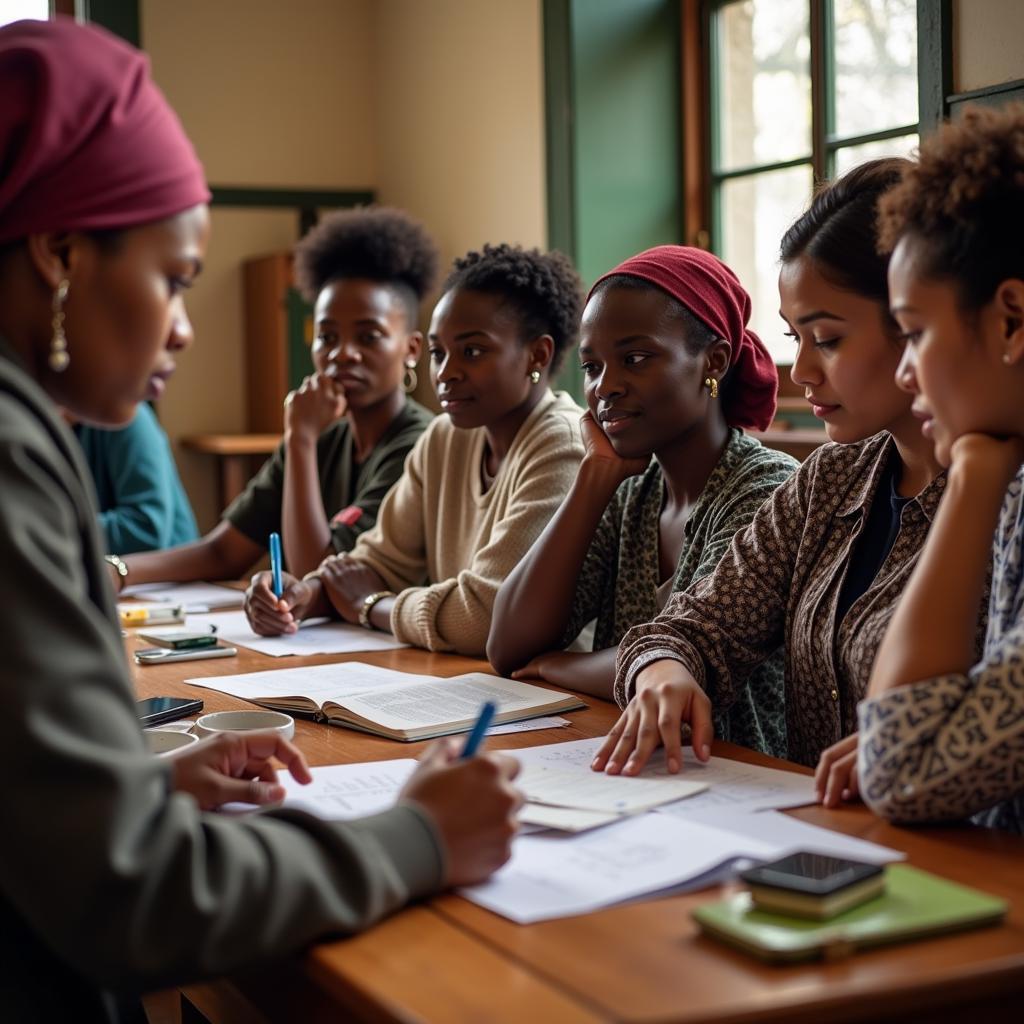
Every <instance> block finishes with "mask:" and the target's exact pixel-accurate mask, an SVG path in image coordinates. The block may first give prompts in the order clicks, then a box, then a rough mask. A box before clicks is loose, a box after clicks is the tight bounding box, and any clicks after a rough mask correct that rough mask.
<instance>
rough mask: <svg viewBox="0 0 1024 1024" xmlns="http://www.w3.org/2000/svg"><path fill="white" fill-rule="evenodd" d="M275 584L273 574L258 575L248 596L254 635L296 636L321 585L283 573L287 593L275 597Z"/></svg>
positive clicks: (248, 609) (247, 605)
mask: <svg viewBox="0 0 1024 1024" xmlns="http://www.w3.org/2000/svg"><path fill="white" fill-rule="evenodd" d="M273 580H274V578H273V575H272V574H271V573H269V572H258V573H256V575H255V576H253V578H252V582H251V583H250V584H249V589H248V590H246V592H245V604H244V606H245V615H246V618H247V619H248V620H249V625H250V626H252V631H253V632H254V633H258V634H259V635H260V636H280V635H281V634H282V633H294V632H295V631H296V630H297V629H298V628H299V622H300V621H301V620H302V619H304V618H305V617H306V615H307V613H308V612H309V609H310V608H311V607H312V606H313V604H314V603H315V601H316V599H317V597H318V596H319V586H320V585H319V583H318V582H317V581H316V580H299V579H296V578H295V577H294V576H292V575H291V574H290V573H287V572H283V573H281V586H282V588H283V592H282V594H281V596H280V597H275V596H274V590H273Z"/></svg>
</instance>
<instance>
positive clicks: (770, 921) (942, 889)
mask: <svg viewBox="0 0 1024 1024" xmlns="http://www.w3.org/2000/svg"><path fill="white" fill-rule="evenodd" d="M1005 914H1006V903H1005V902H1004V901H1003V900H1001V899H997V898H996V897H995V896H990V895H988V894H987V893H983V892H979V891H978V890H976V889H968V888H967V887H966V886H963V885H957V884H956V883H955V882H950V881H947V880H946V879H944V878H939V877H938V876H937V875H932V874H929V873H928V872H927V871H920V870H918V869H917V868H912V867H910V866H909V865H906V864H892V865H890V866H889V867H888V868H886V890H885V892H884V893H883V894H882V895H881V896H878V897H876V898H875V899H873V900H869V901H868V902H867V903H862V904H861V905H860V906H858V907H855V908H854V909H852V910H847V911H845V912H844V913H842V914H838V915H837V916H836V917H833V918H831V919H830V920H828V921H812V920H809V919H806V918H798V917H787V916H784V915H782V914H778V913H770V912H768V911H764V910H755V909H754V908H753V903H752V901H751V897H750V893H749V892H741V893H737V894H735V895H733V896H730V897H729V898H727V899H724V900H721V901H720V902H717V903H710V904H706V905H705V906H702V907H698V908H697V909H696V910H695V911H694V912H693V916H694V918H695V919H696V921H697V923H698V924H699V925H700V927H701V928H702V929H703V931H705V932H706V933H707V934H709V935H712V936H714V937H715V938H717V939H721V940H722V941H723V942H727V943H729V944H730V945H732V946H736V947H738V948H739V949H742V950H744V951H745V952H747V953H752V954H754V956H758V957H760V958H761V959H763V960H772V961H780V962H781V961H792V960H811V959H814V958H815V957H820V956H827V957H830V958H831V957H837V956H842V955H845V954H848V953H852V952H853V951H854V950H856V949H861V948H863V947H866V946H875V945H881V944H883V943H887V942H902V941H905V940H907V939H916V938H924V937H925V936H929V935H942V934H945V933H946V932H953V931H959V930H961V929H966V928H978V927H981V926H982V925H987V924H996V923H997V922H999V921H1000V920H1002V918H1003V916H1004V915H1005Z"/></svg>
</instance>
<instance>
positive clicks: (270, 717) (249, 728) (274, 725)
mask: <svg viewBox="0 0 1024 1024" xmlns="http://www.w3.org/2000/svg"><path fill="white" fill-rule="evenodd" d="M195 731H196V735H197V736H199V737H200V738H205V737H207V736H216V735H217V734H218V733H222V732H276V733H278V735H280V736H281V737H282V739H286V740H290V739H291V738H292V737H293V736H294V735H295V719H294V718H292V717H291V716H290V715H286V714H284V713H283V712H281V711H214V712H212V713H211V714H209V715H203V716H202V718H197V719H196V725H195Z"/></svg>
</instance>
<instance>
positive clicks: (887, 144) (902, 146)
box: [836, 133, 920, 178]
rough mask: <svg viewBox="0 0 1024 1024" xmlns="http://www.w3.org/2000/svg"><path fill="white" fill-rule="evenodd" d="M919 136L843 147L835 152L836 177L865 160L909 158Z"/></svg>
mask: <svg viewBox="0 0 1024 1024" xmlns="http://www.w3.org/2000/svg"><path fill="white" fill-rule="evenodd" d="M919 142H920V136H919V135H917V134H916V133H915V134H914V135H901V136H900V137H899V138H898V139H881V140H879V141H878V142H865V143H864V144H863V145H862V146H844V147H843V148H842V149H837V150H836V177H837V178H838V177H839V175H841V174H845V173H846V172H847V171H848V170H850V169H851V168H852V167H856V166H857V164H862V163H864V161H865V160H878V159H879V158H881V157H883V156H910V155H911V153H913V152H914V150H915V149H917V146H918V143H919Z"/></svg>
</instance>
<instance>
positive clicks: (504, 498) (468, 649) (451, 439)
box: [349, 391, 583, 657]
mask: <svg viewBox="0 0 1024 1024" xmlns="http://www.w3.org/2000/svg"><path fill="white" fill-rule="evenodd" d="M581 414H582V411H581V410H580V409H579V407H578V406H576V404H575V403H574V402H573V401H572V399H571V398H570V397H569V396H568V395H566V394H564V393H562V392H559V393H558V394H557V395H555V394H552V393H551V392H550V391H549V392H548V393H547V395H545V396H544V398H542V399H541V400H540V402H539V403H538V404H537V407H536V408H535V409H534V410H533V412H531V413H530V416H529V418H528V419H527V420H526V422H525V423H524V424H523V425H522V427H521V428H520V430H519V433H518V434H517V435H516V438H515V440H514V441H513V442H512V447H511V448H510V449H509V451H508V454H507V455H506V456H505V459H504V461H503V462H502V464H501V469H500V470H499V471H498V475H497V477H496V478H495V480H494V482H493V483H492V484H491V486H490V488H489V489H488V490H487V491H486V492H484V490H483V485H482V482H481V476H480V467H481V465H482V460H483V455H484V443H485V433H484V429H483V428H482V427H479V428H475V429H473V430H459V429H458V428H456V427H453V426H452V423H451V420H450V419H449V418H448V417H447V416H446V415H441V416H438V417H437V419H435V420H434V421H433V423H431V425H430V426H429V427H428V428H427V429H426V431H425V432H424V433H423V435H422V436H421V437H420V439H419V440H418V441H417V442H416V445H415V447H414V448H413V450H412V451H411V452H410V453H409V456H408V458H407V459H406V463H405V472H404V473H403V474H402V476H401V478H400V479H399V480H398V482H397V483H396V484H395V485H394V486H393V487H392V488H391V490H390V491H389V492H388V494H387V496H386V497H385V498H384V502H383V504H382V505H381V507H380V514H379V515H378V517H377V525H376V526H375V527H374V528H373V529H372V530H370V531H369V532H367V533H364V534H363V535H362V536H361V537H360V538H359V540H358V542H357V543H356V546H355V547H354V548H353V549H352V552H351V554H350V556H349V557H351V558H355V559H359V560H360V561H363V562H365V563H366V564H367V565H370V566H372V567H373V568H374V569H375V570H376V571H377V572H378V573H379V574H380V576H381V577H382V578H383V579H384V581H385V582H386V583H387V585H388V587H389V588H390V589H391V590H394V591H396V592H397V593H398V600H397V601H396V602H395V607H394V611H393V612H392V614H391V630H392V632H393V633H394V634H395V636H396V637H397V638H398V639H399V640H403V641H405V642H406V643H409V644H414V645H415V646H417V647H426V648H427V649H428V650H431V651H456V652H458V653H459V654H466V655H472V656H476V657H480V656H481V655H483V653H484V649H485V646H486V644H487V632H488V630H489V629H490V625H491V609H492V608H493V606H494V597H495V594H497V592H498V587H499V586H501V584H502V582H503V581H504V579H505V576H506V575H507V574H508V573H509V572H510V571H511V569H513V568H514V567H515V565H516V563H517V562H518V561H519V559H520V558H522V557H523V555H524V554H525V553H526V551H527V550H528V549H529V547H530V545H531V544H533V542H534V541H535V540H536V539H537V537H538V536H539V535H540V532H541V531H542V530H543V529H544V527H545V526H546V525H547V522H548V520H549V519H550V518H551V516H552V515H553V514H554V512H555V509H557V508H558V506H559V505H560V504H561V502H562V499H563V498H564V497H565V495H566V494H567V493H568V491H569V487H570V485H571V483H572V481H573V478H574V477H575V475H576V471H577V468H578V466H579V463H580V460H581V459H582V458H583V442H582V438H581V435H580V426H579V420H580V416H581Z"/></svg>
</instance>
